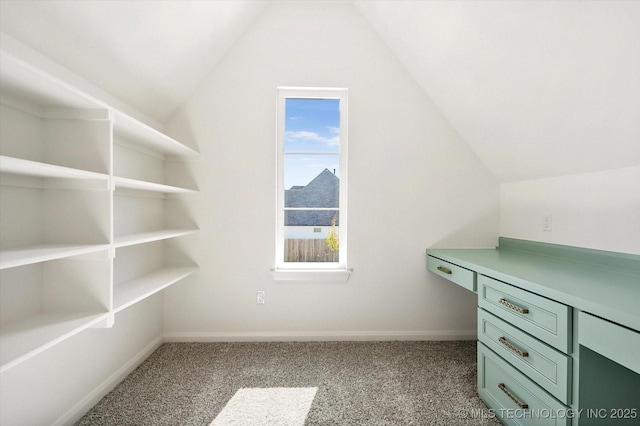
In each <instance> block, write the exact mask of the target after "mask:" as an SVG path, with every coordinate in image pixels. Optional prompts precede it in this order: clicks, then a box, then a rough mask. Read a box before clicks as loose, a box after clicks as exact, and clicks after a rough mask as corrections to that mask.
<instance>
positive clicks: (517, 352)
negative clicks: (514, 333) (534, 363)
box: [498, 337, 529, 358]
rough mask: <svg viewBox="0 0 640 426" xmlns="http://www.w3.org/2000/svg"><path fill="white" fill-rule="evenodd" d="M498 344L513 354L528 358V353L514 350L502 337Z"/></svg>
mask: <svg viewBox="0 0 640 426" xmlns="http://www.w3.org/2000/svg"><path fill="white" fill-rule="evenodd" d="M498 342H500V343H502V344H503V345H505V346H506V347H507V349H509V350H510V351H511V352H514V353H516V354H518V355H520V356H521V357H522V358H526V357H528V356H529V352H525V351H523V350H522V349H518V348H516V347H515V346H514V345H513V344H511V343H509V342H508V341H507V339H505V338H504V337H501V338H499V339H498Z"/></svg>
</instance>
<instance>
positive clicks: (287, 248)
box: [284, 239, 338, 262]
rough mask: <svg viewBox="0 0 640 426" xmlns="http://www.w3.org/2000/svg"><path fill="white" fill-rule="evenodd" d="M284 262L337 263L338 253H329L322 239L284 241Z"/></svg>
mask: <svg viewBox="0 0 640 426" xmlns="http://www.w3.org/2000/svg"><path fill="white" fill-rule="evenodd" d="M284 261H285V262H337V261H338V251H333V252H332V251H331V250H329V247H328V246H327V243H326V241H325V240H324V239H288V240H284Z"/></svg>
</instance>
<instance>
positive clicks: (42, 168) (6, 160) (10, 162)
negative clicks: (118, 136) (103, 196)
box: [0, 155, 109, 189]
mask: <svg viewBox="0 0 640 426" xmlns="http://www.w3.org/2000/svg"><path fill="white" fill-rule="evenodd" d="M0 172H1V173H8V174H16V175H23V176H33V177H42V178H59V179H79V180H90V181H95V182H99V183H102V184H103V185H102V186H104V189H107V188H108V185H109V175H107V174H104V173H96V172H90V171H87V170H80V169H73V168H70V167H63V166H56V165H55V164H48V163H41V162H38V161H30V160H23V159H21V158H15V157H7V156H6V155H0Z"/></svg>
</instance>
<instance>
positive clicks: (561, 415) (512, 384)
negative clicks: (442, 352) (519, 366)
mask: <svg viewBox="0 0 640 426" xmlns="http://www.w3.org/2000/svg"><path fill="white" fill-rule="evenodd" d="M478 394H479V395H480V398H482V400H483V401H484V402H485V403H486V404H487V405H488V406H489V408H491V409H493V410H494V411H495V414H496V415H497V416H498V417H499V418H500V420H502V422H503V423H505V424H507V425H536V426H538V425H540V426H542V425H545V426H546V425H549V426H560V425H565V426H566V425H569V424H570V421H571V419H570V418H569V416H567V412H568V410H569V409H568V408H567V407H566V406H564V405H563V404H561V403H560V402H558V401H557V400H556V399H554V398H553V397H552V396H551V395H549V394H548V393H546V392H545V391H544V390H542V388H540V387H539V386H537V385H536V384H535V383H533V382H532V381H531V380H529V379H528V378H527V377H526V376H525V375H524V374H522V373H520V372H519V371H518V370H516V369H515V368H513V367H512V366H511V365H510V364H509V363H508V362H506V361H505V360H503V359H502V358H500V357H499V356H498V355H496V354H495V353H494V352H492V351H491V349H488V348H487V347H486V346H485V345H483V344H482V343H478ZM519 404H521V405H519ZM524 404H526V407H525V405H524Z"/></svg>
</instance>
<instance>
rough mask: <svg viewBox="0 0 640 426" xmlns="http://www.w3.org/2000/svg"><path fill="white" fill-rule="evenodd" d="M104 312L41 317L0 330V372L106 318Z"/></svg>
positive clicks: (40, 315)
mask: <svg viewBox="0 0 640 426" xmlns="http://www.w3.org/2000/svg"><path fill="white" fill-rule="evenodd" d="M107 316H108V313H106V312H101V313H97V312H90V313H87V312H73V313H69V312H67V313H41V314H38V315H34V316H30V317H29V318H27V319H24V320H21V321H16V322H12V323H8V324H3V325H2V327H0V372H3V371H5V370H8V369H10V368H11V367H13V366H15V365H17V364H19V363H21V362H23V361H25V360H27V359H29V358H31V357H32V356H34V355H37V354H38V353H40V352H42V351H44V350H46V349H48V348H50V347H51V346H53V345H55V344H57V343H59V342H61V341H63V340H65V339H68V338H69V337H71V336H73V335H74V334H77V333H79V332H80V331H82V330H85V329H87V328H89V327H91V326H93V325H95V324H97V323H99V322H100V321H103V320H105V319H106V318H107Z"/></svg>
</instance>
